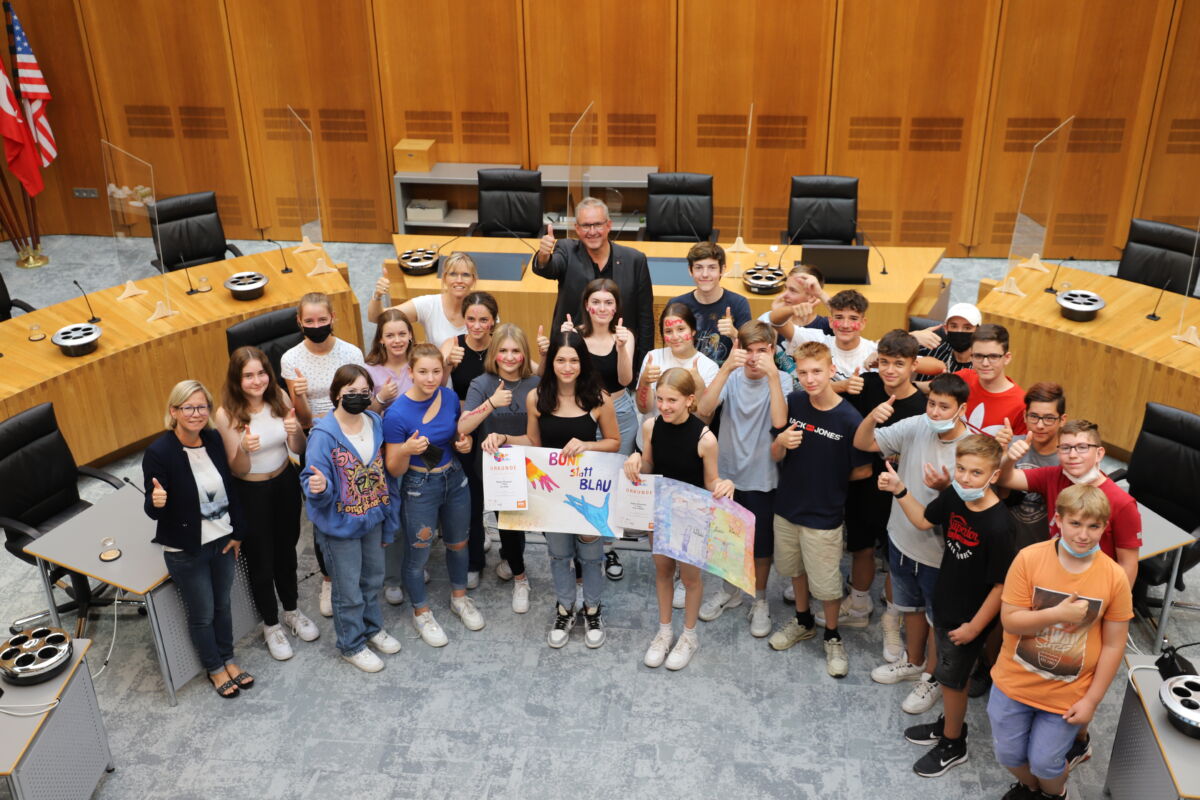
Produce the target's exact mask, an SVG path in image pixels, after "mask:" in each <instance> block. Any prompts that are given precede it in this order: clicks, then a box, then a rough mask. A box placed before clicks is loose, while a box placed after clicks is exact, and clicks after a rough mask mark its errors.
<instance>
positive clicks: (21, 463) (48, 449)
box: [0, 403, 79, 526]
mask: <svg viewBox="0 0 1200 800" xmlns="http://www.w3.org/2000/svg"><path fill="white" fill-rule="evenodd" d="M76 477H77V469H76V465H75V457H74V456H73V455H71V448H70V447H68V446H67V440H66V439H64V438H63V435H62V431H60V430H59V429H58V420H57V418H56V417H55V416H54V405H53V404H52V403H42V404H41V405H37V406H34V407H33V408H30V409H26V410H25V411H22V412H20V413H18V414H15V415H13V416H11V417H9V418H8V419H6V420H4V421H3V422H0V516H3V517H11V518H13V519H16V520H19V521H20V522H24V523H25V524H26V525H31V526H37V525H40V524H41V523H42V522H44V521H45V520H47V519H50V518H51V517H53V516H54V515H55V514H58V513H60V512H63V511H65V510H67V509H69V508H70V507H71V506H73V505H75V504H76V503H78V502H79V490H78V488H77V485H76Z"/></svg>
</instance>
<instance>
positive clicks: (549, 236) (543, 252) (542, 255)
mask: <svg viewBox="0 0 1200 800" xmlns="http://www.w3.org/2000/svg"><path fill="white" fill-rule="evenodd" d="M557 242H558V240H557V239H555V238H554V223H552V222H547V223H546V235H545V236H543V237H542V240H541V241H540V242H539V243H538V253H537V257H538V261H545V260H546V259H547V258H549V257H550V254H551V253H553V252H554V245H555V244H556V243H557Z"/></svg>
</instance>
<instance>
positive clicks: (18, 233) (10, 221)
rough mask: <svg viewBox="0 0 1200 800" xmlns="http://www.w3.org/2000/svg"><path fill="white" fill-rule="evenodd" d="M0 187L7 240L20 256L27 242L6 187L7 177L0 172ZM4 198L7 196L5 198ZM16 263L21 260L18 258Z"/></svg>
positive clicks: (1, 215)
mask: <svg viewBox="0 0 1200 800" xmlns="http://www.w3.org/2000/svg"><path fill="white" fill-rule="evenodd" d="M0 187H2V188H3V189H4V195H3V198H0V217H2V218H3V220H4V227H6V228H8V231H9V241H10V242H12V246H13V249H14V250H16V251H17V255H18V256H20V255H21V254H22V251H24V250H26V249H27V248H28V247H29V243H28V242H27V241H26V240H25V234H24V231H23V230H22V229H21V228H20V226H19V225H18V222H19V221H20V218H19V217H18V216H17V214H16V211H15V209H16V203H15V202H14V201H13V196H12V191H11V190H10V189H9V188H8V178H7V177H6V176H5V175H4V174H3V173H0ZM5 198H7V199H6V200H5ZM17 263H18V264H20V263H21V260H20V259H19V258H18V259H17Z"/></svg>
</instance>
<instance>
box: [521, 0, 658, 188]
mask: <svg viewBox="0 0 1200 800" xmlns="http://www.w3.org/2000/svg"><path fill="white" fill-rule="evenodd" d="M524 9H525V10H524V22H525V60H526V66H525V74H526V75H527V81H528V103H529V107H528V108H529V110H528V118H529V159H530V163H531V164H532V165H534V166H535V167H536V166H538V165H540V164H566V163H567V162H568V158H569V156H568V150H569V144H570V137H569V132H570V128H571V125H572V124H573V123H574V122H575V120H576V119H577V118H578V117H579V115H580V114H581V113H582V112H583V110H584V109H585V108H586V107H587V105H588V103H589V102H593V101H594V102H595V106H594V107H593V111H594V112H595V113H596V122H597V125H596V136H595V139H594V142H593V146H592V148H591V153H592V156H591V157H592V161H593V163H594V164H595V165H605V164H612V165H620V164H625V165H649V164H657V165H658V168H659V170H661V171H664V172H667V171H671V170H673V169H674V168H675V60H674V58H673V55H674V53H675V41H676V40H675V34H676V18H675V15H676V8H675V0H610V2H606V3H587V4H581V3H576V2H572V0H525V3H524Z"/></svg>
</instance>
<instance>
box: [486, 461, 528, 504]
mask: <svg viewBox="0 0 1200 800" xmlns="http://www.w3.org/2000/svg"><path fill="white" fill-rule="evenodd" d="M479 457H480V458H481V459H483V508H484V510H486V511H525V510H526V509H528V508H529V486H528V483H527V481H526V480H525V448H524V447H520V446H518V445H512V446H509V447H501V448H498V449H497V450H496V452H495V453H480V454H479Z"/></svg>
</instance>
